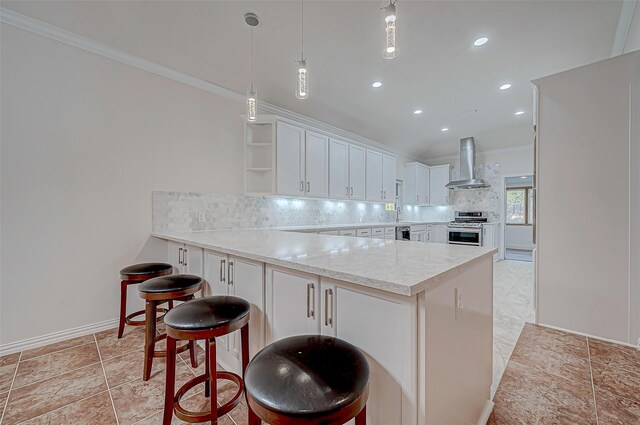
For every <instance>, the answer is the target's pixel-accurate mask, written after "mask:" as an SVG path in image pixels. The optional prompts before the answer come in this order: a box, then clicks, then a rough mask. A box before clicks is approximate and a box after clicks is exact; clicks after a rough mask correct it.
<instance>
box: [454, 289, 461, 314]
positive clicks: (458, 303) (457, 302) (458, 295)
mask: <svg viewBox="0 0 640 425" xmlns="http://www.w3.org/2000/svg"><path fill="white" fill-rule="evenodd" d="M462 307H463V304H462V291H461V290H460V289H459V288H456V290H455V318H456V319H457V318H458V316H459V314H460V310H462Z"/></svg>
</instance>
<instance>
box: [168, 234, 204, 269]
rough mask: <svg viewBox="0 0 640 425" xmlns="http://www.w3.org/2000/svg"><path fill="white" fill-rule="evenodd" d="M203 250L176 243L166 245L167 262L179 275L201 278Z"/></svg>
mask: <svg viewBox="0 0 640 425" xmlns="http://www.w3.org/2000/svg"><path fill="white" fill-rule="evenodd" d="M202 252H203V249H202V248H198V247H195V246H191V245H186V244H183V243H178V242H171V241H170V242H169V243H168V244H167V261H168V262H169V264H171V265H172V266H173V267H174V268H175V269H176V271H177V272H178V273H180V274H193V275H196V276H200V277H202V272H203V270H202V261H203V254H202Z"/></svg>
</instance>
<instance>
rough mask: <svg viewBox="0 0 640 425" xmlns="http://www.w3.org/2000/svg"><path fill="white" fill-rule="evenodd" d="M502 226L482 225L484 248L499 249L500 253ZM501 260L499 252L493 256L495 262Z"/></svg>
mask: <svg viewBox="0 0 640 425" xmlns="http://www.w3.org/2000/svg"><path fill="white" fill-rule="evenodd" d="M499 233H500V226H498V223H492V224H483V225H482V246H486V247H489V248H498V251H500V249H499V247H500V243H499V242H500V235H499ZM498 258H499V252H498V253H496V254H494V255H493V261H497V260H498Z"/></svg>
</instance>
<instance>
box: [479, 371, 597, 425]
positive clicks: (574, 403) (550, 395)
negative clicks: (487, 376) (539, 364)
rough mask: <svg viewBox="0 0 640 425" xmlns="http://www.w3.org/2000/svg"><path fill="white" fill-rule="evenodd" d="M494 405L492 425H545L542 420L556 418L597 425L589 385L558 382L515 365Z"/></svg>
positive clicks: (501, 387) (507, 375) (567, 381)
mask: <svg viewBox="0 0 640 425" xmlns="http://www.w3.org/2000/svg"><path fill="white" fill-rule="evenodd" d="M494 403H495V407H494V412H493V413H492V422H490V423H491V424H537V423H544V422H541V420H542V419H541V418H556V419H557V420H558V422H557V423H573V424H595V423H596V419H595V407H594V404H593V396H592V392H591V385H590V383H579V382H575V381H570V380H567V379H564V378H558V377H556V376H554V375H550V374H548V373H545V372H540V371H538V370H536V369H534V368H532V367H529V366H525V365H520V364H519V363H517V362H513V361H511V362H509V365H508V366H507V370H506V371H505V374H504V375H503V377H502V381H501V382H500V386H499V388H498V391H497V392H496V395H495V397H494ZM560 418H562V419H560ZM571 421H573V422H571ZM547 423H556V422H547Z"/></svg>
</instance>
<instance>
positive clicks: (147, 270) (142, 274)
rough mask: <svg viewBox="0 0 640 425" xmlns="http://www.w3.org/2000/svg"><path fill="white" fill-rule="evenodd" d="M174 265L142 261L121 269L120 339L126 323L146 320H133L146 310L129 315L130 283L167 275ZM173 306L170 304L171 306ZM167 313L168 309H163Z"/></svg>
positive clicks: (139, 322)
mask: <svg viewBox="0 0 640 425" xmlns="http://www.w3.org/2000/svg"><path fill="white" fill-rule="evenodd" d="M172 269H173V267H172V266H171V264H167V263H141V264H134V265H133V266H129V267H125V268H124V269H122V270H120V324H119V326H118V339H120V338H122V333H123V332H124V325H125V324H127V325H130V326H142V325H144V323H145V321H144V320H133V319H134V318H135V317H138V316H141V315H143V314H144V310H139V311H136V312H135V313H131V314H129V315H128V316H127V288H128V287H129V285H135V284H138V283H142V282H144V281H145V280H148V279H151V278H153V277H158V276H166V275H169V274H171V272H172ZM171 307H173V305H172V304H169V308H171ZM161 312H163V313H166V312H167V309H164V308H163V309H161Z"/></svg>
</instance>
